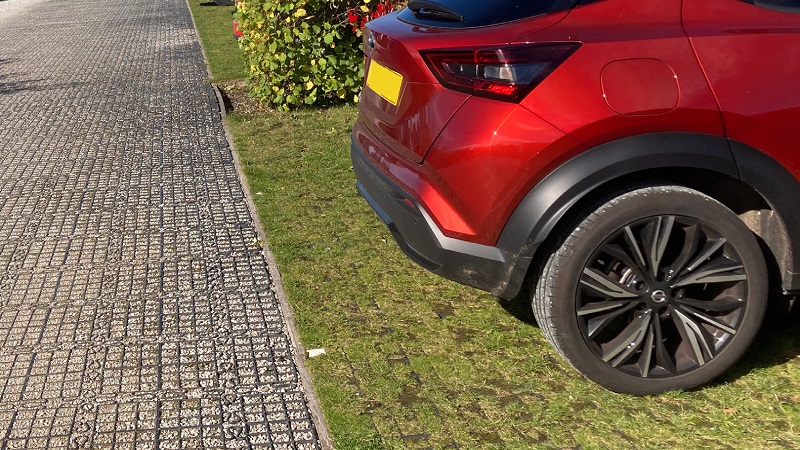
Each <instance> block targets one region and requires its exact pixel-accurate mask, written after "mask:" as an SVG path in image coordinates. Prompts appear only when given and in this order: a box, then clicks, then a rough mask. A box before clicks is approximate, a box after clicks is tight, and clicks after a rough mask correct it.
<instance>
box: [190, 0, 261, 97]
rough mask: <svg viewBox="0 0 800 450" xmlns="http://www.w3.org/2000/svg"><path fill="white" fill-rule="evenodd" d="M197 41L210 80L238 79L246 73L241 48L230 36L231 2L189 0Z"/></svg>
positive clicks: (232, 7)
mask: <svg viewBox="0 0 800 450" xmlns="http://www.w3.org/2000/svg"><path fill="white" fill-rule="evenodd" d="M189 7H190V8H191V10H192V15H193V16H194V20H195V23H196V24H197V31H198V33H199V34H200V41H201V42H202V44H203V49H204V50H205V52H206V56H207V58H208V64H209V66H210V68H211V73H212V74H213V76H212V80H211V81H214V82H220V81H228V80H238V79H242V78H244V77H245V75H247V70H246V69H247V67H246V66H245V63H244V58H243V57H242V51H241V50H240V49H239V45H238V44H237V43H236V39H235V38H234V37H233V25H232V24H233V17H232V14H233V12H234V11H236V7H234V6H217V5H215V4H214V2H213V1H211V0H189Z"/></svg>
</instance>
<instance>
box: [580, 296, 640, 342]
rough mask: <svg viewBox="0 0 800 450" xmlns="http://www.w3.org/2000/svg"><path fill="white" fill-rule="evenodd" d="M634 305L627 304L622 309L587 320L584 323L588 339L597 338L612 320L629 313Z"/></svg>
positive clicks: (634, 303) (633, 303) (632, 303)
mask: <svg viewBox="0 0 800 450" xmlns="http://www.w3.org/2000/svg"><path fill="white" fill-rule="evenodd" d="M636 305H637V303H636V302H628V304H627V305H626V306H624V307H622V308H618V309H615V310H613V311H611V312H609V313H606V314H603V315H602V316H598V317H594V318H591V319H589V320H588V321H587V322H586V332H587V333H588V337H589V339H594V338H595V337H597V335H598V334H600V332H602V331H603V330H604V329H605V328H606V327H607V326H608V325H609V324H610V323H611V322H613V321H614V319H616V318H618V317H620V316H622V315H623V314H625V313H626V312H628V311H630V310H631V309H633V308H634V307H635V306H636ZM586 306H589V305H586Z"/></svg>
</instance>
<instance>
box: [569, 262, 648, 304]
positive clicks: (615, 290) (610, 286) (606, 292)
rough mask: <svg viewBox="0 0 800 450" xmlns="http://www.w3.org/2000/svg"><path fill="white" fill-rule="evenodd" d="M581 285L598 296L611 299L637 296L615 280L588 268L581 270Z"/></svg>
mask: <svg viewBox="0 0 800 450" xmlns="http://www.w3.org/2000/svg"><path fill="white" fill-rule="evenodd" d="M581 284H582V285H584V286H586V287H587V288H589V289H591V290H593V291H595V292H596V293H598V294H600V295H603V296H608V297H611V298H636V297H638V296H639V294H637V293H635V292H632V291H631V290H629V289H628V288H627V287H625V286H622V285H620V284H619V283H618V282H616V281H615V280H612V279H610V278H608V277H607V276H606V275H605V274H602V273H600V272H598V271H596V270H594V269H590V268H588V267H587V268H585V269H583V276H581Z"/></svg>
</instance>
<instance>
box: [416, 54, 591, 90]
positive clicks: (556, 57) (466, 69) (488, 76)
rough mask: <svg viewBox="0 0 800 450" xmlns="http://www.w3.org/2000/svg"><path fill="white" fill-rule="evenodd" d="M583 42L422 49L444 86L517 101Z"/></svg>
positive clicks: (426, 60) (427, 61)
mask: <svg viewBox="0 0 800 450" xmlns="http://www.w3.org/2000/svg"><path fill="white" fill-rule="evenodd" d="M580 46H581V44H580V43H577V42H554V43H546V44H517V45H509V46H504V47H496V48H479V49H466V50H433V51H423V52H421V54H422V57H423V58H424V59H425V62H426V63H427V64H428V66H429V67H430V68H431V70H432V71H433V74H434V75H435V76H436V78H437V79H438V80H439V82H440V83H442V85H443V86H445V87H447V88H450V89H453V90H456V91H460V92H466V93H467V94H472V95H478V96H481V97H488V98H493V99H496V100H503V101H508V102H518V101H520V100H522V99H523V98H524V97H525V96H526V95H528V93H529V92H530V91H531V90H533V88H535V87H536V85H538V84H539V83H541V82H542V80H544V79H545V78H546V77H547V76H548V75H550V74H551V73H552V72H553V71H554V70H555V69H556V67H558V66H559V65H560V64H561V63H562V62H564V61H565V60H566V59H567V58H569V56H570V55H572V54H573V53H575V51H576V50H577V49H578V48H579V47H580Z"/></svg>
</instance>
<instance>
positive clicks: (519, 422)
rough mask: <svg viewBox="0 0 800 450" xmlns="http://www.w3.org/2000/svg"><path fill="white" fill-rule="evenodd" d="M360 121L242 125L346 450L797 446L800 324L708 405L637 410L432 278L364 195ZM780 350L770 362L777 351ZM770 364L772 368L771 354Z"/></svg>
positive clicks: (671, 399)
mask: <svg viewBox="0 0 800 450" xmlns="http://www.w3.org/2000/svg"><path fill="white" fill-rule="evenodd" d="M355 114H356V112H355V109H354V108H350V107H345V108H338V109H331V110H326V111H299V112H295V113H290V114H278V113H269V114H264V115H248V116H243V115H231V116H229V118H228V125H229V127H230V129H231V131H232V133H233V135H234V137H235V140H236V145H237V148H238V151H239V154H240V157H241V159H242V162H243V167H244V170H245V173H246V174H247V176H248V178H249V180H250V184H251V189H252V191H253V192H254V193H255V202H256V206H257V209H258V212H259V215H260V217H261V220H262V221H263V223H264V226H265V227H266V230H267V236H268V240H269V245H270V247H271V249H272V251H273V253H274V254H275V256H276V258H277V260H278V264H279V267H280V271H281V274H282V277H283V281H284V286H285V288H286V291H287V294H288V297H289V301H290V303H291V305H292V308H293V310H294V313H295V315H296V319H297V323H298V326H299V328H300V334H301V337H302V339H303V343H304V345H305V346H306V347H307V348H317V347H324V348H325V349H326V350H327V355H325V356H323V357H320V358H314V359H311V360H309V361H308V364H309V367H310V370H311V372H312V375H313V380H314V386H315V388H316V390H317V393H318V394H319V396H320V398H321V401H322V404H323V409H324V412H325V415H326V418H327V420H328V424H329V426H330V428H331V432H332V434H333V437H334V439H335V440H336V443H337V447H338V448H341V449H361V448H363V449H368V448H397V449H403V448H431V447H432V448H447V447H448V446H450V447H452V446H453V445H454V444H456V445H458V446H459V447H460V448H476V447H481V448H501V447H505V448H527V447H544V448H548V447H550V448H564V447H576V446H583V447H586V448H618V447H631V446H633V447H648V448H675V447H681V448H699V447H712V448H727V447H730V448H743V447H745V448H763V447H767V448H777V447H784V446H789V447H791V446H796V445H797V444H796V443H797V442H798V437H800V436H799V435H798V430H797V427H798V426H800V360H798V358H797V355H798V354H800V339H798V337H797V335H796V334H793V333H792V329H793V328H796V327H797V325H798V323H797V319H796V318H771V319H770V322H768V325H767V331H766V333H762V335H761V337H760V338H759V339H760V340H759V342H758V343H757V345H756V347H755V348H756V350H755V351H754V352H751V355H750V356H749V357H748V358H746V360H745V361H743V362H742V363H741V364H739V365H738V366H737V367H736V368H735V369H734V370H733V371H732V373H730V374H729V375H728V376H727V377H726V378H725V379H723V380H722V381H721V382H718V383H717V384H715V385H712V386H710V387H706V388H704V389H702V390H699V391H696V392H688V393H671V394H668V395H664V396H656V397H646V398H637V397H631V396H625V395H619V394H614V393H611V392H608V391H606V390H604V389H602V388H600V387H598V386H596V385H594V384H592V383H590V382H588V381H586V380H584V379H583V378H582V377H580V376H579V375H578V374H577V373H576V372H574V371H573V370H572V369H571V368H570V367H569V366H568V365H567V364H566V363H564V362H563V361H562V360H561V359H560V358H559V357H558V356H557V355H556V354H555V353H554V352H553V351H552V350H551V349H550V347H549V346H548V345H547V343H546V342H545V341H544V339H543V337H542V334H541V332H540V330H539V329H538V328H537V327H536V326H535V325H533V324H532V323H531V322H532V321H531V320H530V317H529V315H526V314H525V313H524V310H525V308H524V306H522V305H519V304H515V303H512V302H505V301H499V300H497V299H495V298H493V297H491V296H489V295H488V294H485V293H482V292H480V291H477V290H474V289H470V288H467V287H463V286H460V285H457V284H455V283H452V282H449V281H446V280H443V279H440V278H438V277H437V276H435V275H432V274H430V273H427V272H426V271H424V270H423V269H421V268H419V267H417V266H416V265H414V264H413V263H411V262H410V261H409V260H408V259H407V258H406V257H405V256H404V255H403V254H402V253H401V252H400V251H399V249H398V248H397V245H396V244H395V242H394V241H393V240H392V238H391V236H390V234H389V233H388V231H387V230H386V228H385V227H384V226H383V225H382V224H381V223H380V222H379V220H378V218H377V217H376V216H375V214H374V213H373V212H372V211H371V210H370V209H369V207H368V205H367V204H366V202H365V201H364V200H363V199H362V198H360V197H358V196H357V195H356V191H355V187H354V183H355V180H354V176H353V173H352V168H351V165H350V160H349V152H348V148H349V137H348V133H349V130H350V126H351V124H352V123H353V121H354V119H355ZM767 349H768V350H767ZM765 350H766V352H765Z"/></svg>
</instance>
